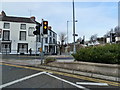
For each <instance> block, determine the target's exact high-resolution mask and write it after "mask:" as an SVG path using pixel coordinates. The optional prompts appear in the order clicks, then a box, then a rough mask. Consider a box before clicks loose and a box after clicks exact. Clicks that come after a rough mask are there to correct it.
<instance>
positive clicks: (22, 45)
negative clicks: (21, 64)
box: [18, 43, 28, 54]
mask: <svg viewBox="0 0 120 90" xmlns="http://www.w3.org/2000/svg"><path fill="white" fill-rule="evenodd" d="M18 53H23V54H24V53H28V44H27V43H18Z"/></svg>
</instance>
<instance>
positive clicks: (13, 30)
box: [0, 21, 36, 54]
mask: <svg viewBox="0 0 120 90" xmlns="http://www.w3.org/2000/svg"><path fill="white" fill-rule="evenodd" d="M4 22H5V21H0V28H2V31H3V30H6V29H3V25H4ZM8 23H10V29H8V30H10V40H12V43H11V54H17V49H18V43H28V50H29V48H32V50H33V51H35V50H36V43H35V42H36V36H34V35H33V36H28V30H29V27H35V26H36V24H33V23H18V22H8ZM21 24H26V30H22V29H20V25H21ZM20 31H26V41H20V40H19V37H20Z"/></svg>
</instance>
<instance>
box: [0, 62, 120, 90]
mask: <svg viewBox="0 0 120 90" xmlns="http://www.w3.org/2000/svg"><path fill="white" fill-rule="evenodd" d="M0 69H2V83H0V89H2V90H11V89H12V90H15V89H20V90H31V89H32V90H41V88H43V89H44V88H45V89H50V88H55V89H56V88H60V89H63V90H66V89H67V90H69V89H73V90H119V87H118V86H114V85H113V86H112V85H109V84H107V83H100V82H92V81H89V80H84V79H78V78H74V77H71V76H70V77H68V76H65V75H60V74H54V73H52V72H46V71H41V69H39V68H35V67H27V66H19V65H12V64H6V63H1V64H0ZM0 76H1V75H0Z"/></svg>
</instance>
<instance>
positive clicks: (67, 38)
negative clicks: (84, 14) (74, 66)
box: [67, 20, 78, 44]
mask: <svg viewBox="0 0 120 90" xmlns="http://www.w3.org/2000/svg"><path fill="white" fill-rule="evenodd" d="M69 22H73V21H67V44H68V43H69V42H68V41H69V37H68V33H69V32H68V23H69ZM75 22H78V20H75Z"/></svg>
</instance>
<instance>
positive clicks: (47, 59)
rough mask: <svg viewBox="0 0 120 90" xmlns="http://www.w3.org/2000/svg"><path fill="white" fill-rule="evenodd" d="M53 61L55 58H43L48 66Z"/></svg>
mask: <svg viewBox="0 0 120 90" xmlns="http://www.w3.org/2000/svg"><path fill="white" fill-rule="evenodd" d="M54 61H56V58H53V57H47V58H45V60H44V63H45V64H48V63H51V62H54Z"/></svg>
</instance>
